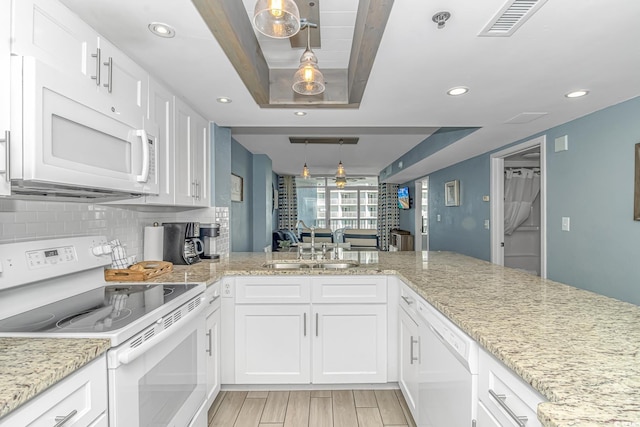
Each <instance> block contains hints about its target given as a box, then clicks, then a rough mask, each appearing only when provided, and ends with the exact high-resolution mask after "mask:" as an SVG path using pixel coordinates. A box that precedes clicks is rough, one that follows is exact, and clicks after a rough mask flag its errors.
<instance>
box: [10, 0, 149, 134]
mask: <svg viewBox="0 0 640 427" xmlns="http://www.w3.org/2000/svg"><path fill="white" fill-rule="evenodd" d="M13 5H14V7H15V23H14V26H13V27H14V34H15V39H14V41H13V45H12V52H13V53H14V54H16V55H22V56H33V57H35V58H37V59H38V60H39V61H41V62H43V63H45V64H47V65H49V66H51V67H53V68H56V69H57V70H59V71H61V72H63V73H64V74H65V75H67V76H69V77H70V78H71V79H72V81H73V82H74V90H77V91H80V92H82V93H87V91H89V93H90V92H94V93H95V94H96V95H95V97H91V98H90V101H89V102H90V105H88V106H89V107H92V108H94V109H96V110H99V111H101V112H103V113H106V114H109V115H110V116H111V117H113V118H115V119H116V120H119V121H121V122H123V123H126V124H128V125H130V126H132V127H134V128H139V129H141V128H142V126H143V120H144V117H145V115H146V102H147V93H146V91H147V79H148V75H147V73H146V72H145V71H144V69H142V68H141V67H139V66H138V65H137V64H136V63H135V62H133V61H132V60H131V59H130V58H128V57H127V56H126V55H125V54H124V53H122V52H121V51H120V50H118V49H117V48H115V47H114V46H113V45H112V44H111V43H109V42H108V41H107V40H105V39H104V38H103V37H101V36H100V35H99V34H98V33H96V32H95V31H94V30H93V29H92V28H91V27H90V26H88V25H87V24H86V23H85V22H84V21H82V20H81V19H80V18H78V17H77V16H76V15H75V14H73V13H72V12H71V11H70V10H69V9H67V8H66V7H65V6H63V5H62V4H61V3H59V2H57V1H51V0H19V1H14V2H13ZM64 95H65V96H68V97H71V98H72V99H75V96H74V93H66V94H64Z"/></svg>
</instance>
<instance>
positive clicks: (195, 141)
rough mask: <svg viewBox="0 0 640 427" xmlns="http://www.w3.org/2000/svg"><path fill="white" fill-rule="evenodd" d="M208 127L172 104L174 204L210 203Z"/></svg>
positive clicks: (187, 109)
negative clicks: (173, 111)
mask: <svg viewBox="0 0 640 427" xmlns="http://www.w3.org/2000/svg"><path fill="white" fill-rule="evenodd" d="M208 127H209V123H208V122H207V121H206V120H205V119H203V118H202V117H201V116H199V115H198V114H197V113H196V112H195V111H194V110H193V109H192V108H191V107H189V106H188V105H187V104H186V103H184V102H183V101H182V100H181V99H179V98H176V100H175V135H176V140H175V204H176V205H182V206H203V207H207V206H209V203H210V199H211V196H210V194H209V193H210V192H211V190H210V187H209V137H208V135H209V132H208Z"/></svg>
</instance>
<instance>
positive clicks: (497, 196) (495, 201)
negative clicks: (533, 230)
mask: <svg viewBox="0 0 640 427" xmlns="http://www.w3.org/2000/svg"><path fill="white" fill-rule="evenodd" d="M546 142H547V137H546V135H542V136H539V137H537V138H534V139H531V140H529V141H527V142H523V143H522V144H518V145H514V146H513V147H509V148H506V149H504V150H501V151H498V152H496V153H493V154H492V155H491V183H490V186H491V262H492V263H494V264H498V265H504V248H503V247H502V246H501V243H502V242H503V241H504V180H503V174H504V158H505V157H508V156H511V155H513V154H516V153H519V152H521V151H525V150H528V149H530V148H533V147H536V146H539V147H540V277H543V278H546V277H547V144H546Z"/></svg>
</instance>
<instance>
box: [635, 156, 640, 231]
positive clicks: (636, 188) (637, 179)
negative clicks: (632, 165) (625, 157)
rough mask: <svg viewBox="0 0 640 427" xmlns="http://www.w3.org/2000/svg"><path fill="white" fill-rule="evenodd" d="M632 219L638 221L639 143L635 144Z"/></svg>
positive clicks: (639, 213) (639, 205)
mask: <svg viewBox="0 0 640 427" xmlns="http://www.w3.org/2000/svg"><path fill="white" fill-rule="evenodd" d="M633 219H634V220H636V221H640V144H636V179H635V188H634V198H633Z"/></svg>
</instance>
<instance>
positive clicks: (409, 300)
mask: <svg viewBox="0 0 640 427" xmlns="http://www.w3.org/2000/svg"><path fill="white" fill-rule="evenodd" d="M420 300H421V298H420V297H419V296H418V294H417V293H415V292H414V291H413V290H412V289H410V288H409V286H407V285H406V284H405V283H404V282H401V285H400V307H402V308H403V309H404V310H405V311H406V312H407V313H409V314H410V315H411V316H413V317H415V316H417V315H418V301H420Z"/></svg>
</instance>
